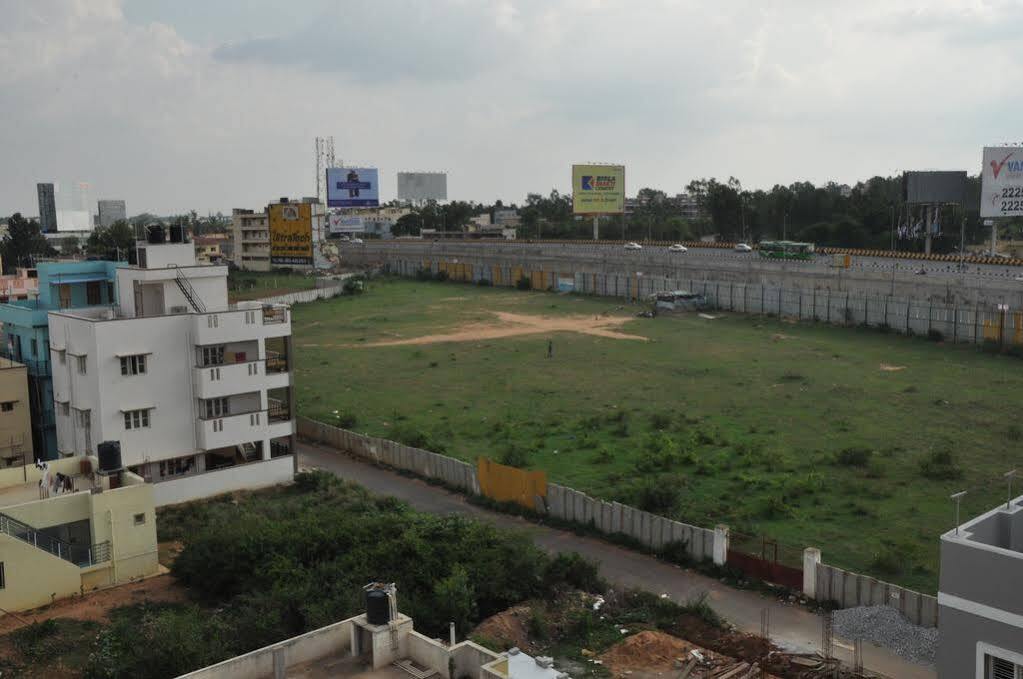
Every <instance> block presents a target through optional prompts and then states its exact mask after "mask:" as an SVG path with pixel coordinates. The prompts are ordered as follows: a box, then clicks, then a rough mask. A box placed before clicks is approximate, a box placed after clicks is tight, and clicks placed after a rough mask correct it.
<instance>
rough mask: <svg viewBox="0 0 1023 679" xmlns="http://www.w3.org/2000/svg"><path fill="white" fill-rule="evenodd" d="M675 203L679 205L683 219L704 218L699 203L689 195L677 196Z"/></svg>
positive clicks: (681, 194) (679, 211)
mask: <svg viewBox="0 0 1023 679" xmlns="http://www.w3.org/2000/svg"><path fill="white" fill-rule="evenodd" d="M675 203H676V204H677V205H678V213H679V216H680V217H682V219H700V218H701V217H702V216H703V211H702V210H701V209H700V203H699V201H697V200H696V198H695V197H694V196H692V195H690V194H688V193H680V194H678V195H676V196H675Z"/></svg>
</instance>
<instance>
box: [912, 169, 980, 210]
mask: <svg viewBox="0 0 1023 679" xmlns="http://www.w3.org/2000/svg"><path fill="white" fill-rule="evenodd" d="M902 193H903V198H904V199H905V201H906V202H907V203H910V204H913V205H932V204H945V203H957V204H960V205H961V204H962V203H963V199H964V197H965V195H966V171H965V170H957V171H951V172H949V171H933V170H929V171H925V172H906V173H905V174H904V175H902Z"/></svg>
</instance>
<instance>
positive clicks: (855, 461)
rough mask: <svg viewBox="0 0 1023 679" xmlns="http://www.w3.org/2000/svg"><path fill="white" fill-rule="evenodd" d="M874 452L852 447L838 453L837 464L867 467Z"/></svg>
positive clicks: (868, 449)
mask: <svg viewBox="0 0 1023 679" xmlns="http://www.w3.org/2000/svg"><path fill="white" fill-rule="evenodd" d="M873 454H874V451H873V450H871V449H870V448H863V447H852V448H844V449H842V450H840V451H838V454H837V455H836V456H835V463H836V464H840V465H843V466H845V467H866V466H867V464H868V463H869V462H870V458H871V456H872V455H873Z"/></svg>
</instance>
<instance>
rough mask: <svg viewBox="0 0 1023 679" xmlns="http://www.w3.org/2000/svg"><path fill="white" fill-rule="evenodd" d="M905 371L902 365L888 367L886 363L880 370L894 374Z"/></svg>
mask: <svg viewBox="0 0 1023 679" xmlns="http://www.w3.org/2000/svg"><path fill="white" fill-rule="evenodd" d="M905 369H906V366H904V365H888V364H887V363H882V364H881V370H883V371H884V372H886V373H896V372H899V371H900V370H905Z"/></svg>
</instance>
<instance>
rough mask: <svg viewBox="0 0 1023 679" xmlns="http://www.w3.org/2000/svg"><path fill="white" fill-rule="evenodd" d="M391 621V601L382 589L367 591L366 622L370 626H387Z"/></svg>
mask: <svg viewBox="0 0 1023 679" xmlns="http://www.w3.org/2000/svg"><path fill="white" fill-rule="evenodd" d="M390 621H391V600H390V597H389V596H388V595H387V592H385V591H384V590H382V589H370V590H367V591H366V622H368V623H369V624H370V625H386V624H387V623H389V622H390Z"/></svg>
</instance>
